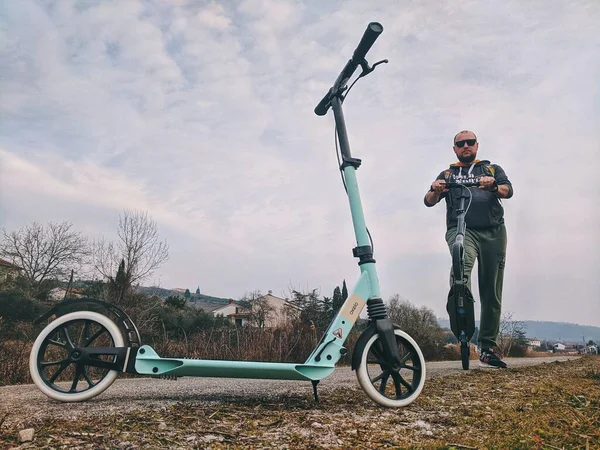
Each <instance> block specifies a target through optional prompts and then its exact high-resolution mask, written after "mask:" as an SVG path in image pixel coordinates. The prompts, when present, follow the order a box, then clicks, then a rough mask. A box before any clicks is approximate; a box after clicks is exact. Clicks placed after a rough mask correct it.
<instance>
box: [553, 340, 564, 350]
mask: <svg viewBox="0 0 600 450" xmlns="http://www.w3.org/2000/svg"><path fill="white" fill-rule="evenodd" d="M566 348H567V347H566V346H565V344H561V343H560V342H557V343H556V344H554V345H553V346H552V349H553V350H554V351H561V350H565V349H566Z"/></svg>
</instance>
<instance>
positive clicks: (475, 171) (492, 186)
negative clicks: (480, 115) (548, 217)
mask: <svg viewBox="0 0 600 450" xmlns="http://www.w3.org/2000/svg"><path fill="white" fill-rule="evenodd" d="M453 148H454V153H455V154H456V156H457V158H458V162H456V163H454V164H451V165H450V167H449V169H447V170H444V171H442V172H441V173H440V174H439V175H438V177H437V178H436V179H435V181H434V182H433V183H432V184H431V188H430V190H429V192H427V193H426V194H425V198H424V202H425V205H426V206H427V207H432V206H434V205H436V204H437V203H438V202H439V201H440V200H441V199H442V198H444V199H445V200H446V242H447V244H448V247H449V248H450V251H452V244H453V243H454V240H455V237H456V232H457V229H456V227H457V215H456V206H457V205H458V200H457V199H454V198H451V197H453V196H455V195H457V193H452V194H450V193H449V190H448V189H447V188H446V179H447V177H448V176H449V175H453V176H454V177H458V178H462V177H474V178H477V179H478V180H479V183H480V186H479V188H469V189H470V191H471V195H472V196H471V197H470V199H467V200H466V202H465V206H467V207H468V211H467V214H466V215H465V223H466V232H465V238H464V250H465V253H464V264H465V267H464V273H465V277H466V279H467V287H468V288H469V290H471V271H472V269H473V265H474V264H475V260H476V259H477V260H478V272H477V274H478V278H479V298H480V301H481V317H480V326H479V336H478V341H479V344H480V348H481V356H480V358H479V365H480V366H482V367H494V368H506V367H507V365H506V363H505V362H504V361H502V359H501V356H500V355H499V353H498V351H497V343H496V338H497V336H498V333H499V331H500V316H501V307H502V284H503V281H504V264H505V257H506V228H505V225H504V208H503V207H502V204H501V202H500V199H502V198H511V197H512V195H513V188H512V184H511V182H510V181H509V180H508V177H507V176H506V173H505V172H504V170H503V169H502V167H500V166H499V165H497V164H491V163H490V161H487V160H479V159H476V157H477V151H478V149H479V143H478V142H477V136H475V133H473V132H472V131H468V130H463V131H460V132H459V133H458V134H456V136H454V147H453ZM454 190H455V189H453V191H454ZM469 202H470V203H469ZM452 284H453V280H452V271H451V272H450V285H451V286H452Z"/></svg>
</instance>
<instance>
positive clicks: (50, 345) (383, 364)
mask: <svg viewBox="0 0 600 450" xmlns="http://www.w3.org/2000/svg"><path fill="white" fill-rule="evenodd" d="M382 31H383V27H382V26H381V24H379V23H377V22H372V23H370V24H369V25H368V27H367V29H366V31H365V32H364V34H363V36H362V39H361V41H360V43H359V44H358V46H357V48H356V49H355V51H354V53H353V56H352V58H351V59H350V60H349V61H348V62H347V63H346V65H345V67H344V68H343V70H342V71H341V73H340V74H339V75H338V77H337V79H336V80H335V82H334V84H333V86H332V87H331V88H330V89H329V91H328V92H327V94H326V95H325V96H324V97H323V99H322V100H321V101H320V103H319V104H318V105H317V107H316V108H315V110H314V112H315V113H316V114H317V115H319V116H324V115H326V114H327V111H328V110H329V108H331V109H332V110H333V115H334V120H335V126H336V134H337V140H339V144H340V150H341V164H340V171H341V172H342V179H343V181H344V185H345V188H346V192H347V194H348V199H349V203H350V211H351V215H352V222H353V225H354V232H355V235H356V244H357V245H356V247H354V248H353V250H352V252H353V256H354V257H355V258H358V266H359V268H360V275H359V277H358V280H357V281H356V283H355V285H354V287H353V289H352V292H351V295H350V296H348V298H347V299H346V301H345V302H344V304H343V305H342V307H341V308H340V309H339V311H338V312H337V314H336V315H335V317H334V318H333V320H332V322H331V324H330V325H329V327H328V329H327V331H326V332H325V334H324V335H323V336H322V338H321V340H320V342H319V343H318V344H317V346H316V347H315V348H314V350H313V352H312V353H311V354H310V356H309V357H308V359H307V360H306V361H304V362H298V363H275V362H263V361H256V362H254V361H227V360H203V359H189V358H174V357H162V356H159V355H158V354H157V353H156V352H155V351H154V350H153V349H152V347H150V346H149V345H143V344H142V343H141V339H140V334H139V332H138V330H137V328H136V326H135V324H134V323H133V322H132V320H131V319H130V317H129V316H128V315H127V314H126V313H125V312H124V311H123V310H121V309H120V308H118V307H117V306H115V305H113V304H111V303H108V302H103V301H100V300H96V299H76V300H68V301H63V302H61V303H60V304H58V305H57V306H55V307H54V308H53V309H51V310H50V311H48V312H47V313H45V314H44V315H43V316H42V317H40V318H39V319H38V321H37V323H41V322H42V321H44V320H48V319H49V318H51V317H53V316H54V317H56V318H55V319H54V320H53V321H51V322H50V323H49V324H48V325H47V326H46V327H45V328H44V329H43V330H42V332H41V333H40V334H39V336H38V337H37V339H36V340H35V342H34V344H33V348H32V350H31V354H30V359H29V369H30V373H31V377H32V379H33V381H34V383H35V384H36V385H37V387H38V388H39V389H40V390H41V391H42V392H43V393H44V394H45V395H47V396H48V397H50V398H52V399H55V400H58V401H62V402H77V401H85V400H88V399H91V398H92V397H94V396H96V395H99V394H100V393H102V392H104V391H105V390H106V389H107V388H108V387H109V386H110V385H111V384H112V383H113V382H114V380H115V379H116V378H117V376H118V374H119V372H124V373H129V374H137V375H140V376H152V377H162V378H165V377H166V378H176V377H186V376H187V377H222V378H256V379H279V380H298V381H310V382H312V385H313V393H314V396H315V401H317V402H318V395H317V384H318V383H319V381H320V380H322V379H324V378H325V377H327V376H329V375H331V373H332V372H333V371H334V370H335V367H336V363H337V362H338V361H339V359H340V358H341V357H342V356H343V355H345V354H346V353H347V350H346V348H345V347H344V342H345V341H346V339H347V337H348V335H349V334H350V331H351V330H352V328H353V327H354V325H355V323H356V320H357V319H358V317H359V315H360V313H361V312H362V310H363V308H364V307H365V305H366V307H367V315H368V319H369V325H368V327H367V328H366V330H365V331H364V332H363V333H362V334H361V336H360V337H359V339H358V341H357V343H356V345H355V347H354V350H353V354H352V363H351V364H352V370H354V371H356V375H357V379H358V383H359V385H360V386H361V388H362V389H363V390H364V392H365V393H366V395H367V396H368V397H369V398H370V399H372V400H373V401H374V402H376V403H378V404H379V405H382V406H386V407H403V406H407V405H409V404H410V403H412V402H413V401H414V400H415V399H416V398H417V397H418V396H419V394H420V393H421V390H422V389H423V385H424V383H425V376H426V373H425V360H424V358H423V354H422V352H421V350H420V348H419V346H418V345H417V343H416V342H415V341H414V340H413V339H412V338H411V337H410V336H409V335H408V334H407V333H405V332H404V331H402V330H401V329H400V328H399V327H398V326H397V325H395V324H394V323H392V321H391V320H390V319H389V318H388V315H387V309H386V306H385V304H384V302H383V300H382V298H381V294H380V288H379V281H378V278H377V270H376V263H375V259H373V246H372V242H371V239H370V238H371V236H370V234H369V232H368V230H367V227H366V224H365V218H364V214H363V209H362V205H361V199H360V194H359V190H358V183H357V177H356V170H357V169H358V168H359V166H360V164H361V160H360V159H357V158H354V157H352V155H351V153H350V145H349V143H348V134H347V132H346V125H345V121H344V115H343V112H342V103H343V101H344V99H345V97H346V95H347V93H348V92H347V91H349V90H350V89H347V82H348V80H349V79H350V78H351V77H352V75H353V74H354V72H355V71H356V69H357V68H358V67H359V66H360V67H361V68H362V73H361V74H360V76H359V77H358V78H357V80H358V79H359V78H362V77H364V76H366V75H368V74H369V73H371V72H372V71H373V70H374V69H375V67H376V66H377V65H378V64H380V63H383V62H387V60H384V61H380V62H378V63H376V64H374V65H373V66H372V67H371V66H369V64H368V62H367V61H366V59H365V56H366V54H367V52H368V51H369V49H370V48H371V46H372V45H373V44H374V42H375V40H376V39H377V38H378V37H379V35H380V34H381V33H382ZM353 84H354V83H353ZM350 88H352V85H351V86H350ZM336 144H337V141H336ZM336 147H337V145H336ZM85 304H91V305H93V306H94V308H98V307H101V308H103V310H106V311H107V312H109V313H111V316H114V317H115V318H114V319H111V318H109V317H108V316H107V315H104V314H100V313H98V312H95V311H90V310H79V311H77V310H76V311H74V312H68V311H72V310H73V309H77V308H78V307H79V306H84V305H85Z"/></svg>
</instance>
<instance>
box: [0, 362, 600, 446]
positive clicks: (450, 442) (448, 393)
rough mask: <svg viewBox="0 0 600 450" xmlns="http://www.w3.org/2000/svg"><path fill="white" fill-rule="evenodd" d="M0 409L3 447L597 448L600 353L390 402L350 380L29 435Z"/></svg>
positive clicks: (46, 422) (432, 385) (451, 381)
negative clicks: (23, 438)
mask: <svg viewBox="0 0 600 450" xmlns="http://www.w3.org/2000/svg"><path fill="white" fill-rule="evenodd" d="M2 422H3V417H2V416H1V415H0V448H2V449H5V448H22V449H25V448H36V449H45V448H48V449H50V448H69V449H83V448H94V449H98V448H111V449H112V448H115V449H137V448H152V449H153V448H157V449H159V448H173V449H196V448H202V449H204V448H210V449H242V448H243V449H247V448H249V449H260V448H277V449H321V448H323V449H325V448H327V449H330V448H340V449H342V448H343V449H376V448H411V449H412V448H419V449H578V448H581V449H593V448H600V357H598V356H585V357H583V358H580V359H576V360H570V361H565V362H554V363H548V364H542V365H538V366H531V367H518V368H513V369H510V370H477V371H475V370H474V371H469V372H465V373H464V374H462V376H460V377H451V376H443V377H438V378H434V379H431V380H428V382H427V383H426V384H425V388H424V390H423V392H422V394H421V395H420V397H419V398H418V399H417V400H416V401H415V402H414V403H413V404H411V405H409V406H408V407H406V408H402V409H393V410H392V409H386V408H382V407H379V406H377V405H376V404H374V403H373V402H372V401H371V400H369V399H368V398H367V397H366V396H365V395H364V393H363V392H362V391H360V390H359V389H355V388H341V389H337V390H335V391H333V392H329V393H328V394H327V395H326V396H322V398H321V402H320V404H318V405H315V404H314V401H313V399H312V396H310V395H308V394H306V393H305V392H304V391H303V392H302V394H296V393H294V392H290V393H288V394H285V395H279V396H277V397H275V398H270V399H268V400H266V401H261V400H259V399H258V398H256V397H254V398H251V399H249V400H243V399H240V398H236V399H234V400H227V399H225V400H222V401H217V402H213V403H208V404H207V403H206V402H203V403H199V402H178V403H176V404H172V405H170V406H168V407H165V408H163V409H158V408H155V409H153V410H139V411H133V412H132V411H128V412H111V413H110V414H106V415H102V416H93V417H92V416H89V417H85V416H83V417H79V418H77V419H76V420H66V419H60V418H53V419H48V418H46V419H43V420H40V421H38V422H36V423H34V424H33V425H32V424H30V425H29V426H33V429H34V432H35V437H34V440H33V441H30V442H24V443H20V442H19V431H21V430H20V428H21V427H19V426H17V425H15V424H12V425H8V421H5V423H4V424H2Z"/></svg>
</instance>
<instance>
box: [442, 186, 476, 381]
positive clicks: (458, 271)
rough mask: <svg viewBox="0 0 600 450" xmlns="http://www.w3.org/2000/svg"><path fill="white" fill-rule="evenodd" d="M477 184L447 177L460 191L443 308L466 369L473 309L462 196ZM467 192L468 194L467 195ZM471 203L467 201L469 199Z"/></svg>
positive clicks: (473, 314) (465, 195)
mask: <svg viewBox="0 0 600 450" xmlns="http://www.w3.org/2000/svg"><path fill="white" fill-rule="evenodd" d="M477 186H479V181H477V180H476V179H474V178H467V179H466V180H465V179H460V178H455V177H453V176H450V178H449V179H448V180H446V187H447V188H448V189H450V190H452V189H456V190H458V191H459V192H460V194H459V195H458V196H452V197H451V198H458V200H459V206H458V208H457V210H456V213H457V227H456V238H455V239H454V243H453V244H452V286H451V288H450V292H449V293H448V302H447V304H446V310H447V311H448V315H449V316H450V329H451V330H452V333H454V336H456V338H457V339H458V342H459V343H460V358H461V361H462V368H463V369H464V370H468V369H469V360H470V346H469V341H470V340H471V337H473V333H474V332H475V311H474V303H475V300H474V299H473V294H472V293H471V291H470V289H469V288H468V286H467V280H466V276H465V273H464V271H465V260H464V252H465V251H464V244H463V243H464V238H465V232H466V228H467V227H466V223H465V216H466V214H467V211H468V209H469V207H468V206H467V207H466V208H465V200H466V199H467V198H470V197H471V192H470V191H469V187H477ZM467 195H468V197H467ZM469 205H470V202H469Z"/></svg>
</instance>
